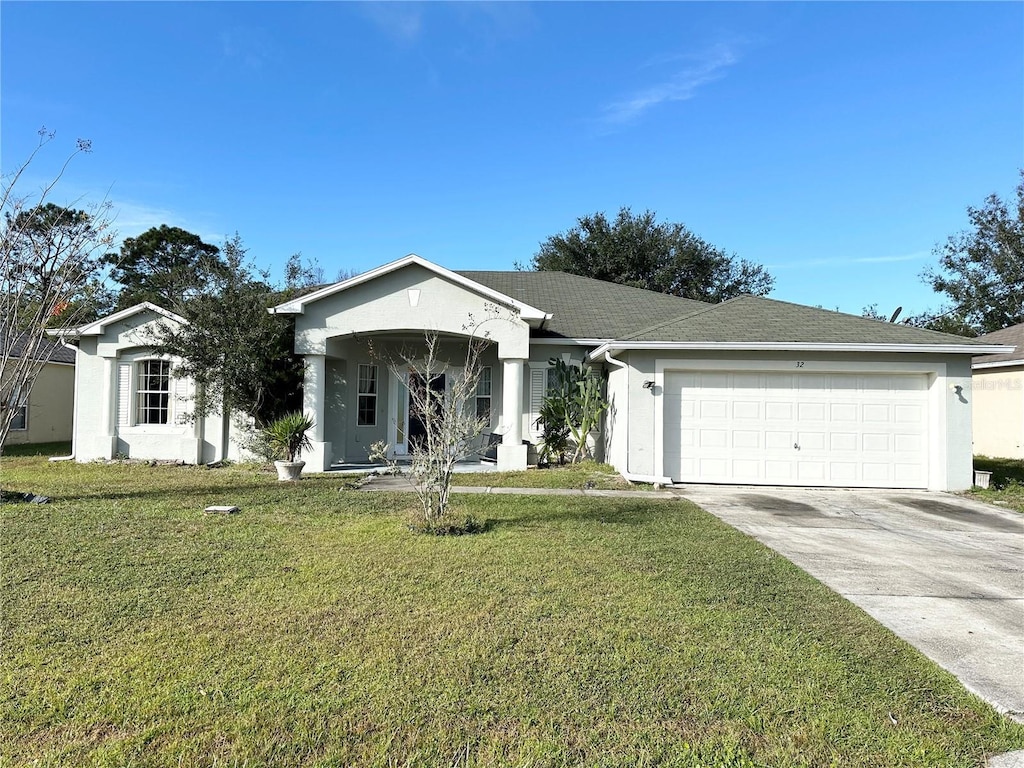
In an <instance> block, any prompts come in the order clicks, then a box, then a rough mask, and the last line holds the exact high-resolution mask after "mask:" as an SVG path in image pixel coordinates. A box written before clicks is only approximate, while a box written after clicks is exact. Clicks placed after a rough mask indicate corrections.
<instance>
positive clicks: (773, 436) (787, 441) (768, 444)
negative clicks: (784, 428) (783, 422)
mask: <svg viewBox="0 0 1024 768" xmlns="http://www.w3.org/2000/svg"><path fill="white" fill-rule="evenodd" d="M795 442H796V441H795V440H794V439H793V433H792V432H781V431H778V430H771V429H769V430H765V432H764V447H765V448H767V449H769V450H779V449H786V450H788V449H790V448H792V447H793V443H795Z"/></svg>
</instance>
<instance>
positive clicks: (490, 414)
mask: <svg viewBox="0 0 1024 768" xmlns="http://www.w3.org/2000/svg"><path fill="white" fill-rule="evenodd" d="M484 371H487V384H488V392H487V394H486V395H481V394H480V384H481V382H482V381H483V372H484ZM485 399H486V400H487V426H488V428H490V426H491V425H492V424H494V371H493V370H492V366H490V365H484V366H481V368H480V378H479V379H477V382H476V391H475V392H474V394H473V406H474V411H473V412H474V413H475V414H479V413H480V401H481V400H485Z"/></svg>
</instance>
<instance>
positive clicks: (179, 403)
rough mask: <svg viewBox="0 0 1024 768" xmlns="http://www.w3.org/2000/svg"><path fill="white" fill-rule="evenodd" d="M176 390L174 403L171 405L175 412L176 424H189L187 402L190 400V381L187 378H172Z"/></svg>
mask: <svg viewBox="0 0 1024 768" xmlns="http://www.w3.org/2000/svg"><path fill="white" fill-rule="evenodd" d="M172 381H173V382H174V384H173V391H174V404H173V405H172V406H171V409H172V412H173V413H174V423H175V424H187V423H188V418H187V417H186V415H185V411H186V410H187V409H186V408H185V403H186V402H187V401H188V382H187V381H186V380H185V379H172Z"/></svg>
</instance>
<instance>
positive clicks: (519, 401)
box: [498, 358, 529, 471]
mask: <svg viewBox="0 0 1024 768" xmlns="http://www.w3.org/2000/svg"><path fill="white" fill-rule="evenodd" d="M501 362H502V378H501V421H502V425H503V426H504V427H505V434H503V435H502V437H501V445H499V446H498V469H500V470H503V471H507V470H513V469H526V462H527V458H526V457H527V451H528V449H529V446H526V445H523V369H524V368H525V367H526V361H525V360H523V359H521V358H511V359H507V360H502V361H501Z"/></svg>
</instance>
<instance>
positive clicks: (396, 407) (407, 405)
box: [388, 371, 448, 456]
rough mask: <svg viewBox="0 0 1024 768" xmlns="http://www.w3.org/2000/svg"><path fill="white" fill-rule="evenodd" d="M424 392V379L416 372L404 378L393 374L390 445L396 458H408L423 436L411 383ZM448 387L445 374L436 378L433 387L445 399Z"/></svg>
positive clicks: (421, 419) (408, 372)
mask: <svg viewBox="0 0 1024 768" xmlns="http://www.w3.org/2000/svg"><path fill="white" fill-rule="evenodd" d="M410 382H412V384H413V386H415V387H419V388H422V387H423V386H424V381H423V377H422V376H421V375H420V374H418V373H415V372H414V371H405V372H403V373H402V374H401V375H400V376H396V375H395V374H394V372H392V374H391V382H390V385H389V387H390V389H389V394H390V398H389V402H390V403H391V407H390V411H391V418H390V419H389V421H388V444H389V445H391V446H393V449H392V453H393V455H395V456H407V455H408V454H409V453H410V452H411V451H412V449H413V448H414V447H415V445H416V441H417V439H418V438H420V437H422V434H423V418H422V414H421V413H420V412H419V409H418V408H417V407H416V404H415V402H414V401H413V397H412V395H411V394H410V392H409V383H410ZM447 384H448V377H447V375H446V374H444V373H437V374H434V376H433V378H432V381H431V384H430V387H431V389H432V390H434V391H435V392H440V394H441V396H442V397H443V395H444V393H445V391H446V389H447Z"/></svg>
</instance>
